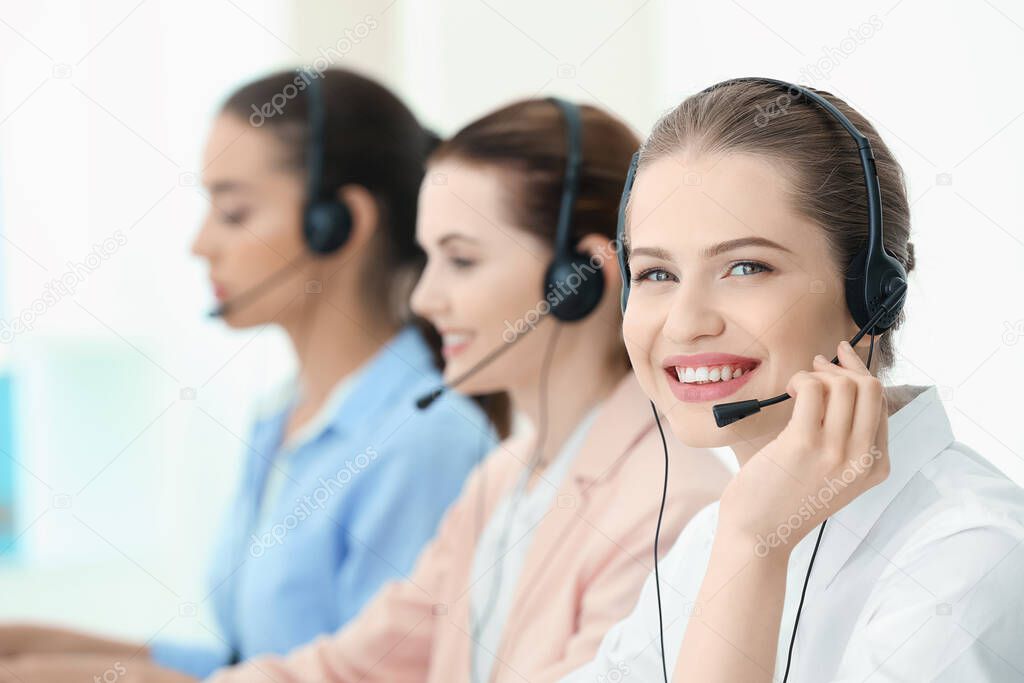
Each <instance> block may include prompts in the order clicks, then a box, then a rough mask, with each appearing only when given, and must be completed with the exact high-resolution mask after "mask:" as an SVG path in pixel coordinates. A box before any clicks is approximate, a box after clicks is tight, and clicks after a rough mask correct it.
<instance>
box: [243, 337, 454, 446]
mask: <svg viewBox="0 0 1024 683" xmlns="http://www.w3.org/2000/svg"><path fill="white" fill-rule="evenodd" d="M437 374H438V373H437V371H436V369H435V367H434V364H433V358H432V356H431V352H430V349H429V348H428V347H427V344H426V342H425V341H424V340H423V337H422V336H421V335H420V333H419V331H418V330H417V329H416V328H415V327H413V326H412V325H407V326H406V327H404V328H402V329H401V330H400V331H399V332H398V334H396V335H395V336H394V337H392V338H391V340H390V341H388V342H387V343H386V344H385V345H384V346H383V347H382V348H381V349H380V350H379V351H377V353H375V354H374V355H373V356H372V357H371V358H370V359H369V360H368V361H366V362H365V363H364V364H363V365H362V366H361V367H360V368H359V369H357V370H356V371H355V372H353V373H351V374H349V375H347V376H346V377H344V378H343V379H342V380H341V381H339V382H338V384H336V385H335V387H334V388H333V389H332V390H331V393H330V395H329V396H328V399H327V401H326V402H325V403H324V405H323V406H322V407H321V408H320V410H319V411H318V412H317V414H316V416H314V417H313V419H312V420H310V421H309V422H308V423H307V425H306V427H305V428H303V429H302V430H301V431H299V432H298V433H296V435H295V437H294V438H293V439H291V440H290V441H289V443H288V444H286V446H285V447H286V448H288V449H289V450H292V449H295V448H298V447H300V446H302V445H303V444H305V443H308V442H310V441H312V440H313V439H315V438H317V437H318V436H320V435H321V434H323V433H325V432H327V431H333V432H336V433H340V434H344V433H346V432H349V431H351V429H353V427H355V426H360V427H362V426H363V425H364V422H365V421H366V420H367V419H369V418H370V417H371V416H373V415H375V414H377V413H379V412H380V411H383V410H384V409H385V407H386V406H387V404H389V403H390V402H392V401H393V400H395V398H397V397H400V396H401V397H404V396H405V394H407V393H408V392H409V390H410V388H411V387H413V386H414V385H418V384H419V383H421V382H422V379H423V378H424V377H426V376H436V375H437ZM298 388H299V387H298V381H297V379H296V378H293V379H291V380H290V381H288V382H287V383H286V384H285V385H284V386H283V387H282V388H281V389H280V390H279V391H278V392H277V393H276V395H274V396H273V397H272V398H271V399H270V400H269V401H267V402H264V404H263V405H262V407H261V408H260V409H259V412H258V414H259V418H258V422H259V423H261V424H263V425H264V426H266V427H271V428H277V429H281V428H283V425H284V421H285V420H286V419H287V416H288V414H289V413H290V411H291V408H292V406H293V405H294V402H295V399H296V397H297V396H298ZM409 405H410V407H412V406H413V399H412V398H411V397H410V398H409Z"/></svg>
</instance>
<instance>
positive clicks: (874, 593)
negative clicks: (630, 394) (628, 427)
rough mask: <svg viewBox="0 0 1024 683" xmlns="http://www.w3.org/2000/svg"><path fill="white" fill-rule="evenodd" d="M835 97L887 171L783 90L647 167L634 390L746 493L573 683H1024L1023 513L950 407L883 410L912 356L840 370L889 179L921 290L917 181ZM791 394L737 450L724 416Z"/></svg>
mask: <svg viewBox="0 0 1024 683" xmlns="http://www.w3.org/2000/svg"><path fill="white" fill-rule="evenodd" d="M814 92H816V91H814ZM819 95H821V96H823V97H824V98H826V100H827V103H829V104H831V105H834V106H835V107H837V108H838V110H839V111H840V112H841V113H842V114H844V115H845V116H846V117H847V118H848V120H849V121H850V122H852V124H853V126H854V127H855V128H856V129H857V130H858V131H859V132H860V133H863V134H864V136H866V139H867V141H869V142H870V147H871V148H873V150H874V158H873V160H872V162H871V164H868V162H867V161H864V162H863V164H862V161H861V159H860V158H859V155H858V143H857V142H856V141H855V137H854V136H853V135H851V134H850V132H849V131H848V130H844V129H843V128H842V127H841V124H840V122H839V121H838V120H837V117H836V116H835V115H830V112H829V110H828V108H827V106H823V105H821V104H820V103H816V102H815V101H814V100H813V96H812V95H807V94H805V93H802V92H801V91H799V90H796V89H795V88H790V87H788V86H787V84H779V83H772V82H766V81H764V80H763V79H742V80H740V81H735V82H731V83H726V84H720V85H719V86H717V87H714V88H711V89H708V90H706V91H704V92H701V93H699V94H697V95H694V96H693V97H690V98H689V99H687V100H686V101H684V102H683V103H682V104H681V105H679V107H677V108H676V109H675V110H673V111H671V112H669V113H668V114H667V115H666V116H665V117H664V118H663V119H662V120H661V121H660V122H659V123H658V124H657V125H656V127H655V129H654V131H653V132H652V133H651V135H650V137H649V139H648V140H647V141H646V143H645V144H644V145H643V147H642V148H641V152H640V155H639V161H638V166H637V171H636V175H635V183H634V185H633V188H632V192H631V195H630V197H629V204H628V213H627V216H626V223H625V224H626V237H627V239H628V249H627V252H628V270H629V273H630V277H631V282H632V286H631V291H630V292H629V293H628V305H626V309H625V317H624V322H623V331H624V336H625V339H626V344H627V347H628V350H629V354H630V358H631V360H632V364H633V368H634V371H635V373H636V375H637V377H638V379H639V381H640V384H641V386H642V387H643V389H644V392H645V393H646V394H647V395H648V396H649V397H650V398H651V399H653V400H654V402H655V403H656V404H657V406H658V408H659V409H660V411H661V412H663V413H664V414H665V415H666V416H667V417H668V422H669V424H670V425H671V428H672V431H673V432H674V433H675V434H676V436H677V437H678V438H679V439H680V440H681V441H683V442H684V443H686V444H688V445H690V446H727V447H729V448H731V449H732V451H733V452H734V454H735V456H736V459H737V461H738V462H739V465H740V470H739V473H738V474H737V476H736V477H735V478H734V479H733V481H731V482H730V484H729V485H728V486H727V487H726V490H725V492H724V494H723V496H722V498H721V500H720V502H719V503H716V504H713V505H711V506H709V507H707V508H705V509H704V510H703V511H702V512H701V513H699V514H698V515H697V516H696V517H695V518H694V519H693V520H692V521H691V522H690V523H689V524H688V525H687V527H686V528H685V529H684V530H683V532H682V533H681V534H680V536H679V537H678V540H677V541H676V544H675V546H674V548H673V549H672V551H671V552H670V554H669V555H668V556H667V557H666V558H665V559H664V561H663V562H662V563H661V566H660V569H661V571H660V580H661V583H660V588H661V590H660V600H659V595H658V590H657V588H658V586H657V585H656V580H655V577H654V576H652V577H650V578H649V579H648V582H647V585H646V586H645V588H644V591H643V593H642V595H641V597H640V600H639V603H638V604H637V605H636V607H635V609H634V611H633V613H632V614H631V616H629V617H628V618H627V619H625V620H624V621H622V622H620V623H619V624H617V625H616V626H615V627H613V628H612V630H611V631H610V632H609V633H608V634H607V636H606V637H605V639H604V641H603V642H602V645H601V647H600V650H599V653H598V656H597V658H596V659H595V660H594V661H593V662H591V663H590V664H589V665H587V666H586V667H584V668H582V669H580V670H578V671H577V672H575V673H574V674H572V675H570V676H569V677H568V678H567V679H566V680H568V681H573V682H578V681H594V680H613V679H612V678H611V675H613V674H615V675H620V676H628V679H629V680H642V681H645V682H651V681H656V680H662V679H663V678H665V679H668V678H671V679H672V680H674V681H677V682H679V683H681V682H683V681H686V682H691V681H699V682H700V683H708V682H714V681H770V680H774V681H784V680H787V678H788V680H791V681H800V682H805V681H809V682H813V683H819V682H821V681H866V680H871V681H912V680H913V681H925V680H927V681H972V682H975V681H1000V682H1005V681H1021V680H1024V654H1022V648H1021V645H1022V644H1024V609H1022V604H1021V603H1022V598H1021V596H1022V593H1024V544H1022V543H1021V541H1022V540H1024V492H1022V491H1021V489H1020V488H1019V487H1017V486H1016V485H1015V484H1014V483H1013V482H1011V481H1009V480H1008V479H1007V478H1006V477H1005V476H1004V475H1003V474H1002V473H1001V472H999V471H998V470H997V469H996V468H994V467H993V466H992V465H991V464H989V463H988V462H987V461H986V460H985V459H984V458H982V457H980V456H979V455H978V454H976V453H974V452H973V451H972V450H970V449H969V448H968V447H966V446H964V445H962V444H959V443H957V442H956V441H955V440H954V437H953V434H952V432H951V430H950V425H949V421H948V419H947V417H946V414H945V412H944V410H943V407H942V404H941V402H940V401H939V399H938V396H937V391H936V389H935V388H934V387H931V388H922V387H905V386H904V387H895V386H887V387H883V385H882V383H881V381H880V380H879V378H878V376H879V374H880V373H882V372H884V371H885V370H887V369H888V368H889V367H890V366H891V365H892V363H893V359H894V356H895V353H894V348H893V340H892V337H891V332H884V333H882V334H880V335H878V334H874V333H877V332H878V330H877V329H873V330H871V332H869V334H868V335H867V336H864V337H863V339H862V340H861V341H860V342H859V343H856V348H854V347H851V346H850V345H849V344H848V343H846V342H842V343H840V344H839V346H838V347H837V346H836V344H837V342H838V341H839V340H843V339H852V338H853V337H854V336H855V334H856V333H857V332H858V330H859V329H861V328H862V327H864V326H868V325H871V323H864V322H861V321H860V320H859V319H858V318H859V317H862V316H861V312H857V311H856V310H855V309H856V302H855V301H852V300H851V299H853V298H855V297H853V296H848V290H847V287H846V282H847V280H848V279H849V278H852V277H856V275H857V271H858V270H860V271H861V272H863V265H862V264H861V262H859V261H856V260H854V255H855V254H857V252H859V251H860V250H862V249H864V248H865V244H866V243H867V242H868V237H869V224H870V222H869V210H870V207H869V206H868V199H867V197H868V195H869V193H866V192H865V181H866V178H868V179H869V178H870V175H871V171H870V169H871V166H872V165H874V167H876V168H877V175H878V179H879V185H880V190H881V193H880V194H881V203H880V206H881V209H880V210H881V214H882V216H883V217H884V242H883V243H884V247H885V250H886V251H887V252H888V254H889V255H890V257H891V258H894V259H895V261H896V262H898V264H899V269H900V270H902V271H910V270H911V269H912V268H913V266H914V252H913V249H912V245H911V244H910V243H909V241H908V240H909V228H910V217H909V207H908V204H907V199H906V192H905V188H904V182H903V175H902V171H901V169H900V167H899V165H898V164H897V162H896V161H895V160H894V159H893V156H892V154H891V153H890V151H889V150H888V148H887V147H886V146H885V144H884V143H883V142H882V141H881V140H880V139H879V137H878V134H877V133H876V132H875V130H874V128H873V127H872V126H871V125H870V124H869V123H868V122H867V121H866V120H865V119H864V118H863V117H862V116H861V115H859V114H858V113H857V112H856V111H854V110H853V109H851V108H850V107H849V106H848V105H846V104H845V103H844V102H842V101H841V100H839V99H838V98H836V97H833V96H831V95H827V94H824V93H819ZM861 148H862V149H863V148H864V147H863V146H861ZM869 153H870V150H869ZM876 222H877V221H876ZM876 235H877V231H876ZM851 262H852V263H851ZM902 275H903V277H905V272H903V273H902ZM901 281H902V280H901ZM904 289H905V287H904ZM894 300H895V299H894ZM889 322H890V323H895V324H898V323H899V322H900V317H897V318H896V319H895V320H890V321H889ZM890 329H891V328H890ZM832 356H837V364H833V363H830V362H829V361H828V358H831V357H832ZM737 369H738V370H739V371H740V377H739V379H737V378H736V376H735V375H736V370H737ZM783 390H785V391H787V392H788V393H789V394H790V395H792V396H793V397H794V400H792V401H782V402H779V403H778V404H773V405H771V407H765V409H764V410H763V411H761V412H759V413H757V414H754V415H751V416H749V417H746V418H744V419H739V420H738V421H735V422H733V423H731V424H728V425H727V426H725V427H722V428H720V427H718V426H716V421H715V420H714V419H713V411H712V406H713V405H714V404H716V403H720V402H722V401H723V400H727V401H740V400H752V399H757V398H760V399H764V398H766V397H770V396H774V395H776V394H778V393H779V392H781V391H783ZM651 493H652V495H653V494H654V493H655V492H653V491H652V492H651ZM826 521H827V524H826ZM659 602H660V606H659ZM660 623H664V634H663V642H664V655H663V654H662V651H661V649H660V648H659V647H658V642H659V638H662V633H660V628H659V624H660ZM602 677H603V678H602Z"/></svg>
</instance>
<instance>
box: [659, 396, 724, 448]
mask: <svg viewBox="0 0 1024 683" xmlns="http://www.w3.org/2000/svg"><path fill="white" fill-rule="evenodd" d="M668 423H669V427H670V428H671V430H672V433H673V434H674V435H675V437H676V438H677V439H678V440H679V441H681V442H682V443H684V444H686V445H687V446H689V447H691V448H722V447H725V446H729V445H730V444H733V443H735V442H736V434H734V433H732V430H731V429H729V428H725V429H721V428H719V427H718V425H716V424H715V418H714V416H713V415H712V414H711V408H710V406H708V408H707V410H706V411H705V410H699V409H697V408H693V407H682V406H680V405H679V404H676V407H675V409H674V410H672V411H671V412H670V413H669V414H668Z"/></svg>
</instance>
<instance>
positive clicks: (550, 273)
mask: <svg viewBox="0 0 1024 683" xmlns="http://www.w3.org/2000/svg"><path fill="white" fill-rule="evenodd" d="M548 101H549V102H551V103H552V104H554V105H555V106H557V107H558V109H559V111H560V112H561V114H562V118H563V119H564V120H565V132H566V135H565V137H566V157H565V181H564V182H563V184H562V201H561V205H560V206H559V209H558V229H557V232H556V233H555V257H554V259H553V260H552V261H551V265H550V266H548V269H547V272H545V273H544V291H543V292H542V294H543V295H544V297H545V298H546V300H547V301H548V303H550V304H551V314H552V315H554V316H555V317H556V318H557V319H558V320H561V321H562V322H574V321H577V320H582V319H583V318H585V317H587V316H588V315H590V313H592V312H593V311H594V309H595V308H597V305H598V304H599V303H600V302H601V297H602V296H603V295H604V277H603V276H602V275H601V273H600V272H597V273H596V274H594V273H593V271H594V270H595V269H594V268H593V267H592V266H591V265H590V256H588V255H587V254H585V253H583V252H581V251H579V250H577V249H576V246H575V245H574V244H573V243H572V212H573V209H574V208H575V205H576V196H577V195H578V194H579V189H580V167H581V166H582V165H583V142H582V137H583V123H582V119H581V116H580V108H579V107H578V106H577V105H575V104H573V103H572V102H567V101H565V100H562V99H559V98H557V97H550V98H548ZM586 271H591V277H585V276H584V275H582V273H583V272H586ZM574 274H575V275H576V279H577V280H578V284H577V285H575V286H569V287H568V290H569V291H568V292H566V285H567V283H568V281H569V279H570V277H571V276H572V275H574ZM550 292H557V293H558V295H557V296H549V293H550ZM552 299H553V300H552Z"/></svg>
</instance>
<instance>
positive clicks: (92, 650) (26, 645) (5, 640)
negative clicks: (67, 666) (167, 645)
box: [0, 624, 149, 659]
mask: <svg viewBox="0 0 1024 683" xmlns="http://www.w3.org/2000/svg"><path fill="white" fill-rule="evenodd" d="M57 653H61V654H70V653H76V654H97V655H108V656H120V657H126V658H127V657H135V658H139V657H145V658H147V659H148V658H149V650H148V648H147V647H146V646H145V645H143V644H141V643H132V642H129V641H122V640H115V639H112V638H103V637H100V636H95V635H92V634H89V633H84V632H82V631H74V630H71V629H66V628H60V627H55V626H41V625H34V624H12V625H5V626H0V654H2V655H4V656H17V655H32V654H57Z"/></svg>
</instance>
